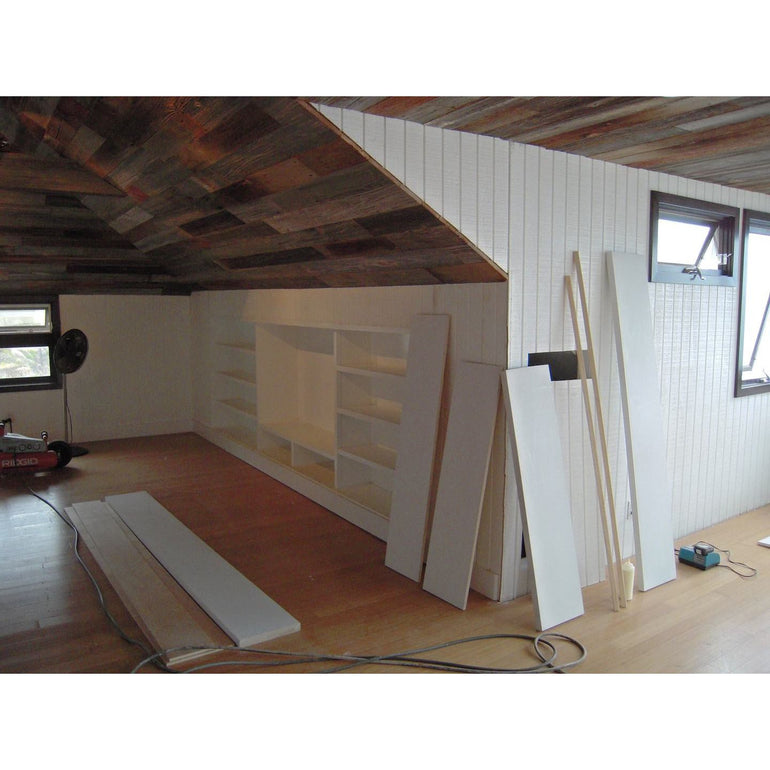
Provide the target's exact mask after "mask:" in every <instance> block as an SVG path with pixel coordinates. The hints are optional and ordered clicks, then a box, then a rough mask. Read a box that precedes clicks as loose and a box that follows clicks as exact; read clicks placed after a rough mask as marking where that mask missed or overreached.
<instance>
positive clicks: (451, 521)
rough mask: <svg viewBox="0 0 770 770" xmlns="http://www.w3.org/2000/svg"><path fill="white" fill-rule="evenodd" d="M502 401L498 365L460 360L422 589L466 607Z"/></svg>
mask: <svg viewBox="0 0 770 770" xmlns="http://www.w3.org/2000/svg"><path fill="white" fill-rule="evenodd" d="M499 401H500V368H499V367H497V366H492V365H491V364H478V363H470V362H467V361H461V362H459V363H458V365H457V371H456V372H455V380H454V384H453V386H452V402H451V405H450V407H449V423H448V425H447V435H446V441H445V443H444V454H443V457H442V461H441V474H440V476H439V482H438V492H437V493H436V506H435V510H434V513H433V524H432V526H431V530H430V541H429V545H428V558H427V561H426V564H425V580H424V581H423V584H422V587H423V588H424V589H425V590H426V591H429V592H430V593H432V594H434V595H435V596H438V597H439V598H441V599H444V600H445V601H447V602H449V603H450V604H453V605H454V606H455V607H459V608H460V609H461V610H464V609H465V607H466V604H467V603H468V591H469V589H470V584H471V571H472V570H473V559H474V556H475V553H476V540H477V538H478V533H479V521H480V520H481V507H482V504H483V502H484V491H485V489H486V486H487V473H488V471H489V458H490V456H491V454H492V438H493V436H494V432H495V419H496V417H497V405H498V403H499Z"/></svg>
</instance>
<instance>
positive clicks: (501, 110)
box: [0, 97, 770, 295]
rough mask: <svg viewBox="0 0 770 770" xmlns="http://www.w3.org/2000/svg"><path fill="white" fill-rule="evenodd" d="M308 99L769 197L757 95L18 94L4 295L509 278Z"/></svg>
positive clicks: (3, 160) (1, 140)
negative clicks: (364, 153) (300, 96)
mask: <svg viewBox="0 0 770 770" xmlns="http://www.w3.org/2000/svg"><path fill="white" fill-rule="evenodd" d="M306 102H318V103H322V104H327V105H331V106H337V107H348V108H351V109H356V110H359V111H362V112H366V113H371V114H375V115H383V116H389V117H397V118H403V119H405V120H411V121H415V122H419V123H423V124H426V125H432V126H438V127H442V128H450V129H456V130H461V131H469V132H473V133H479V134H485V135H488V136H496V137H500V138H504V139H508V140H511V141H516V142H522V143H528V144H535V145H539V146H542V147H546V148H548V149H552V150H560V151H564V152H569V153H573V154H577V155H584V156H587V157H591V158H596V159H600V160H606V161H611V162H614V163H620V164H623V165H628V166H633V167H636V168H646V169H651V170H656V171H663V172H666V173H672V174H677V175H680V176H683V177H689V178H693V179H699V180H702V181H706V182H713V183H717V184H723V185H727V186H734V187H739V188H742V189H746V190H756V191H759V192H763V193H770V99H768V98H761V97H745V98H743V97H741V98H738V97H729V98H728V97H725V98H719V97H681V98H670V97H669V98H664V97H310V98H308V99H306V100H305V99H294V98H289V97H253V98H236V97H221V98H220V97H206V98H194V97H167V98H161V97H112V98H110V97H83V98H75V97H67V98H63V97H45V98H44V97H4V98H0V293H2V294H16V295H29V294H33V293H36V294H39V293H60V294H66V293H118V292H123V293H189V292H190V291H196V290H206V289H235V288H311V287H342V286H385V285H408V284H419V283H423V284H424V283H459V282H487V281H499V280H503V278H504V276H503V275H502V274H501V273H500V272H499V270H498V269H497V268H496V267H494V266H493V265H492V264H491V263H490V261H489V260H488V259H486V258H485V256H484V255H482V254H481V253H480V252H479V251H478V250H477V249H476V248H475V247H473V246H472V245H471V244H470V243H468V242H467V241H466V240H465V239H464V238H463V237H462V236H461V235H460V234H459V233H458V232H457V231H456V230H455V229H454V228H453V227H451V226H450V225H449V224H448V223H446V222H444V221H443V220H441V218H440V217H438V216H437V215H436V214H435V213H433V212H432V211H430V210H429V209H428V208H427V207H426V206H424V205H423V204H421V203H420V202H419V201H418V200H417V199H416V198H415V197H414V196H413V195H412V194H411V193H409V192H408V191H406V190H404V188H403V187H402V186H401V185H400V184H399V183H398V182H397V181H396V180H394V179H393V178H392V177H390V175H388V174H387V173H386V172H384V171H383V170H382V169H380V168H379V167H378V166H377V165H376V164H374V163H373V162H371V161H370V160H368V159H367V158H366V156H365V155H363V154H362V153H361V152H360V151H359V150H357V149H356V148H355V147H354V146H353V145H352V143H351V142H349V141H348V140H347V139H345V138H344V137H342V136H341V135H340V134H339V132H338V131H337V129H336V128H335V127H334V126H332V125H331V124H329V123H328V122H326V121H325V120H324V119H323V118H322V117H321V116H319V115H318V114H316V113H315V111H314V110H312V108H310V107H308V106H307V104H306Z"/></svg>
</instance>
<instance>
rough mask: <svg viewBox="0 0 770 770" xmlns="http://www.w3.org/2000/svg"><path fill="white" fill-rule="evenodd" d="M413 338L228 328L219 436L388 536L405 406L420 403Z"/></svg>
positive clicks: (218, 357) (336, 329) (234, 323)
mask: <svg viewBox="0 0 770 770" xmlns="http://www.w3.org/2000/svg"><path fill="white" fill-rule="evenodd" d="M410 337H411V332H410V330H409V329H405V328H386V327H343V326H335V325H331V324H318V325H313V324H292V323H286V324H282V323H272V322H271V323H259V322H252V323H247V322H244V321H241V320H236V319H233V318H224V317H223V318H220V319H219V321H218V328H217V329H216V330H215V334H214V335H213V337H212V339H214V340H216V341H215V342H214V345H213V355H214V371H215V372H216V377H215V378H214V379H213V380H212V386H213V388H214V391H213V403H214V405H215V407H216V408H215V409H214V410H213V415H214V418H213V419H214V425H213V426H212V431H211V436H212V437H213V438H214V440H215V441H216V440H219V439H221V440H222V444H223V446H225V448H230V449H231V450H232V451H237V453H238V455H239V456H240V457H241V458H242V459H245V460H246V461H247V462H250V463H252V464H254V465H255V466H257V467H260V468H262V469H263V470H266V471H267V472H269V473H273V474H274V475H276V477H279V478H280V480H282V481H284V482H285V483H288V484H289V485H290V486H294V487H295V488H296V489H298V490H299V491H301V492H303V493H304V494H308V496H311V497H315V499H317V500H318V501H320V502H322V504H323V505H325V506H326V507H329V508H330V509H331V510H333V511H335V512H337V513H339V515H342V516H344V517H346V518H349V519H350V520H351V521H353V522H354V523H356V524H357V525H359V526H363V527H364V529H368V530H369V531H371V532H373V533H376V534H377V535H378V536H382V533H383V532H385V531H387V529H383V520H387V519H388V517H389V515H390V508H391V501H392V497H393V485H394V477H395V474H396V468H397V464H398V456H399V433H400V429H401V425H400V423H401V420H402V415H403V412H404V401H405V399H406V398H409V397H411V398H414V397H415V394H411V395H410V394H407V392H406V383H407V368H408V367H407V363H408V357H409V350H410ZM440 395H441V394H440V392H439V393H438V394H435V393H434V394H430V395H429V396H425V397H430V398H439V399H440ZM416 397H417V398H419V397H421V394H419V393H418V394H417V396H416ZM367 517H368V518H367Z"/></svg>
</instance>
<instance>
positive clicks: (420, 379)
mask: <svg viewBox="0 0 770 770" xmlns="http://www.w3.org/2000/svg"><path fill="white" fill-rule="evenodd" d="M448 339H449V316H448V315H418V316H415V317H414V319H413V321H412V325H411V328H410V332H409V354H408V358H407V368H406V393H405V396H404V402H403V410H402V414H401V425H400V427H399V439H398V455H397V458H396V469H395V471H394V474H393V497H392V502H391V506H390V522H389V524H388V546H387V550H386V552H385V564H386V566H388V567H390V568H391V569H393V570H395V571H396V572H400V573H401V574H402V575H406V577H408V578H411V579H412V580H417V581H419V579H420V576H421V574H422V565H423V560H424V559H425V541H426V532H427V523H428V508H429V506H430V494H431V480H432V478H433V463H434V458H435V452H436V438H437V436H438V424H439V415H440V411H441V392H442V389H443V386H444V368H445V364H446V350H447V344H448Z"/></svg>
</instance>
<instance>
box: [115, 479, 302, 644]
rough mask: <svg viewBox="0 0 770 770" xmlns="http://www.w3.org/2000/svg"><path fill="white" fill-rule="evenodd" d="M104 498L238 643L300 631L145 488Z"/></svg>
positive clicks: (280, 609)
mask: <svg viewBox="0 0 770 770" xmlns="http://www.w3.org/2000/svg"><path fill="white" fill-rule="evenodd" d="M105 502H106V503H107V505H109V506H110V508H112V510H113V511H115V513H117V514H118V516H120V518H121V519H123V521H124V522H125V523H126V524H127V526H128V527H129V528H130V529H131V530H132V531H133V533H134V534H135V535H136V536H137V537H138V538H139V539H140V540H141V541H142V543H144V545H145V546H146V548H147V550H148V551H150V553H152V555H153V556H154V557H155V558H156V559H157V560H158V561H159V562H160V563H161V564H162V565H163V566H164V567H165V568H166V570H168V572H169V573H170V574H171V575H172V576H173V577H174V579H175V580H176V581H177V582H178V583H179V584H180V585H181V586H182V588H184V589H185V590H186V591H187V593H189V594H190V596H192V598H193V599H195V601H196V602H197V603H198V604H199V605H200V606H201V608H202V609H203V610H204V611H205V612H207V613H208V614H209V615H210V617H211V618H212V619H213V620H214V621H215V622H216V623H217V624H218V625H219V626H220V628H221V629H222V630H223V631H224V632H225V633H226V634H227V635H228V636H229V637H230V638H231V639H232V640H233V641H234V642H235V643H236V645H238V646H239V647H248V646H250V645H253V644H258V643H260V642H265V641H268V640H269V639H275V638H277V637H279V636H284V635H286V634H292V633H294V632H296V631H299V630H300V624H299V622H298V621H297V620H295V619H294V618H293V617H292V616H291V615H290V614H289V613H288V612H286V610H284V609H283V608H282V607H281V606H280V605H278V604H276V603H275V602H274V601H273V600H272V599H271V598H270V597H269V596H267V594H265V593H263V592H262V591H260V590H259V588H257V586H255V585H254V584H253V583H252V582H251V581H250V580H248V579H247V578H246V577H245V576H244V575H242V574H241V573H240V572H238V570H237V569H235V567H233V566H232V565H231V564H229V563H228V562H227V561H225V560H224V559H223V558H222V557H221V556H219V554H218V553H217V552H216V551H214V550H213V549H212V548H210V547H209V546H208V545H206V543H204V542H203V541H202V540H201V539H200V538H199V537H198V536H197V535H195V534H194V533H193V532H192V531H190V530H189V529H188V528H187V527H185V525H184V524H182V522H181V521H179V520H178V519H177V518H176V517H175V516H173V515H172V514H171V513H170V512H169V511H167V510H166V509H165V508H164V507H163V506H162V505H161V504H160V503H159V502H158V501H157V500H155V498H153V497H152V496H151V495H150V494H149V493H147V492H131V493H129V494H125V495H112V496H109V497H106V498H105Z"/></svg>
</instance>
